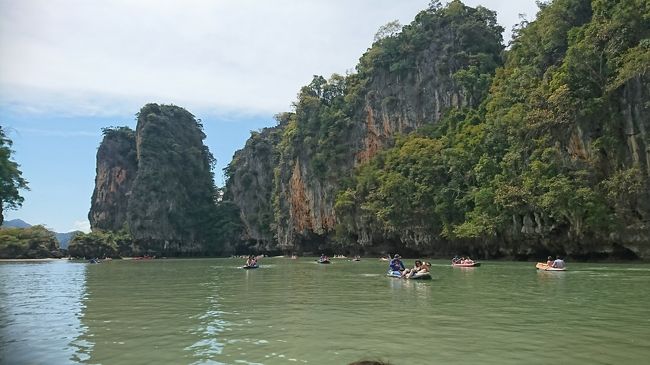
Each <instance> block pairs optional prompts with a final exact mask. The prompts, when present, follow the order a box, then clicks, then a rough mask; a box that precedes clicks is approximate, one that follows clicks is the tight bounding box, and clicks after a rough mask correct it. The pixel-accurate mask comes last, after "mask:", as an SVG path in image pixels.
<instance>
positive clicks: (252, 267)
mask: <svg viewBox="0 0 650 365" xmlns="http://www.w3.org/2000/svg"><path fill="white" fill-rule="evenodd" d="M259 267H260V266H259V265H258V264H255V265H249V266H247V265H244V266H242V267H241V268H242V269H244V270H250V269H257V268H259Z"/></svg>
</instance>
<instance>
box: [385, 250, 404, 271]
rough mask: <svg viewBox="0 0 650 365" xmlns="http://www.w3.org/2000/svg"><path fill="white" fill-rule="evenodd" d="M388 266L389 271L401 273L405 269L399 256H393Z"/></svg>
mask: <svg viewBox="0 0 650 365" xmlns="http://www.w3.org/2000/svg"><path fill="white" fill-rule="evenodd" d="M388 265H389V266H390V269H391V270H392V271H399V272H402V271H404V270H405V269H406V267H405V266H404V263H403V262H402V260H401V257H400V255H399V254H395V256H393V259H392V260H390V263H389V264H388Z"/></svg>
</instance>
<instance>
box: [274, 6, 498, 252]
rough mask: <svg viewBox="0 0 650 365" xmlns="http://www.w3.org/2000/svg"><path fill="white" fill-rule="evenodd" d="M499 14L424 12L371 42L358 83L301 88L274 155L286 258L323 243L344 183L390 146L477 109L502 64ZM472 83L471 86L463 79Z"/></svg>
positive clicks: (317, 81) (338, 80)
mask: <svg viewBox="0 0 650 365" xmlns="http://www.w3.org/2000/svg"><path fill="white" fill-rule="evenodd" d="M501 32H502V28H500V27H499V26H497V25H496V20H495V14H494V13H493V12H490V11H488V10H487V9H485V8H477V9H474V8H469V7H466V6H464V5H463V4H462V3H460V2H453V3H452V4H450V5H449V6H448V7H446V8H442V9H429V10H426V11H423V12H421V13H420V14H419V15H418V16H417V17H416V20H415V21H414V22H413V23H412V24H410V25H408V26H406V27H404V29H403V30H402V32H401V33H399V34H397V35H393V36H389V37H386V38H384V39H381V40H379V41H377V42H376V43H375V44H374V45H373V47H372V48H371V49H369V51H368V52H367V53H366V54H364V55H363V57H362V58H361V60H360V63H359V65H358V66H357V72H358V73H357V74H355V75H351V76H348V77H346V78H343V77H341V76H338V75H334V76H333V77H332V78H331V79H330V80H327V81H326V80H325V79H323V78H322V77H315V78H314V80H313V81H312V83H311V84H309V85H308V86H306V87H304V88H303V89H302V90H301V93H300V95H299V99H298V102H297V103H296V113H295V116H294V117H293V120H292V122H291V124H290V127H289V128H288V133H287V135H285V136H284V147H283V148H280V152H281V156H280V163H279V173H278V175H277V176H278V181H277V182H276V191H275V194H276V200H277V201H278V203H277V206H276V237H277V240H278V243H279V246H280V248H282V249H284V250H294V249H300V246H304V244H309V243H311V244H313V243H314V241H319V240H320V241H323V242H322V244H320V245H316V246H315V247H311V248H310V249H319V247H327V240H328V239H329V238H331V237H328V235H329V234H330V233H332V232H333V229H334V227H335V225H336V215H335V211H334V201H335V198H336V194H337V192H338V190H339V189H340V187H341V182H342V181H343V180H344V179H345V178H346V177H349V176H351V174H352V172H353V169H354V167H355V166H357V165H358V164H359V163H364V162H367V161H368V160H369V159H370V158H372V157H373V156H374V155H375V154H376V153H377V152H378V151H380V150H381V149H383V148H385V147H387V146H390V145H391V144H392V143H393V140H394V138H395V136H397V135H400V134H406V133H409V132H411V131H414V130H415V129H417V128H419V127H421V126H423V125H425V124H430V125H435V124H436V123H437V121H438V120H440V118H441V116H442V115H443V114H444V113H446V112H447V111H448V110H450V109H452V108H462V107H476V106H478V104H479V103H480V102H481V101H482V99H483V97H484V94H485V92H486V91H487V89H486V86H487V82H485V80H486V78H487V79H489V75H490V74H492V73H493V72H494V69H495V68H496V67H497V66H498V65H499V64H500V57H501V51H502V49H503V47H502V45H501ZM468 78H470V79H471V80H470V82H467V79H468Z"/></svg>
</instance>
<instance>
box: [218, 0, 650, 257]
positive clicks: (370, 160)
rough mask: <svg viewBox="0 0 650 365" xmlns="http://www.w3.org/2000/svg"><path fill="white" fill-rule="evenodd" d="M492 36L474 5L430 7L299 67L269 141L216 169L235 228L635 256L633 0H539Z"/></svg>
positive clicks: (636, 56) (382, 246) (478, 251)
mask: <svg viewBox="0 0 650 365" xmlns="http://www.w3.org/2000/svg"><path fill="white" fill-rule="evenodd" d="M501 31H502V29H501V28H500V27H499V26H498V25H497V24H496V15H495V14H494V13H493V12H491V11H489V10H487V9H485V8H482V7H478V8H475V9H474V8H470V7H467V6H465V5H463V4H462V3H461V2H460V1H457V0H455V1H451V2H450V3H449V4H448V5H446V6H444V7H441V6H438V3H437V2H432V3H431V5H430V8H429V9H427V10H425V11H423V12H421V13H420V14H418V15H417V16H416V19H415V21H414V22H412V23H411V24H409V25H407V26H405V27H403V28H402V29H401V32H398V33H391V34H388V35H386V34H383V37H379V39H377V40H376V42H375V43H374V44H373V46H372V47H371V48H370V49H368V51H367V52H366V53H365V54H364V55H363V56H362V57H361V59H360V61H359V64H358V65H357V68H356V73H353V74H349V75H347V76H340V75H333V76H332V77H331V78H330V79H328V80H326V79H325V78H323V77H321V76H315V77H314V78H313V80H312V81H311V82H310V83H309V84H308V85H307V86H305V87H303V88H302V89H301V90H300V92H299V94H298V100H297V101H296V102H295V104H294V106H295V110H294V112H293V113H288V114H286V115H285V120H284V124H283V125H282V128H280V129H278V130H277V131H278V135H274V138H272V139H271V138H268V134H265V135H264V137H263V138H262V139H264V140H265V143H267V144H266V145H265V148H264V149H259V148H257V147H256V145H255V143H258V142H256V141H255V139H259V138H260V136H258V135H254V136H253V137H252V139H251V141H249V143H247V145H246V147H244V149H243V150H242V151H239V152H238V153H237V154H236V162H234V163H233V164H231V167H230V170H229V181H228V186H229V189H231V190H233V191H234V192H235V193H234V194H232V196H233V199H234V201H235V202H236V203H237V204H238V206H240V208H241V218H242V220H243V221H244V222H246V226H247V231H248V233H247V237H246V238H247V239H262V240H263V241H264V242H265V243H264V246H265V247H267V248H268V249H279V250H283V251H297V252H300V251H306V252H312V253H313V252H316V251H320V250H335V249H336V250H348V251H361V250H366V251H382V250H395V249H400V250H412V252H419V253H426V254H435V255H448V254H461V253H464V254H471V255H479V256H485V257H503V256H508V257H519V258H529V259H530V258H533V257H535V258H537V257H543V256H544V257H545V256H546V255H548V254H555V253H560V254H567V255H570V256H571V257H574V258H591V257H596V258H604V257H626V258H634V257H642V258H647V257H649V256H650V224H648V222H649V221H650V208H649V207H650V164H649V161H650V135H649V132H648V131H649V128H650V119H649V118H650V117H649V115H650V113H649V111H650V110H649V108H650V103H649V102H648V100H650V86H649V79H648V74H649V73H648V71H650V66H649V65H650V4H648V3H647V2H642V1H636V0H622V1H617V2H603V1H590V0H555V1H553V2H551V3H543V4H540V12H539V13H538V15H537V18H536V19H535V20H534V21H531V22H526V21H524V22H522V23H521V24H520V25H519V26H518V27H516V28H515V30H514V34H515V37H514V39H513V41H512V43H511V44H510V48H509V49H508V50H505V51H504V50H503V46H502V44H501V36H500V34H501ZM269 151H271V152H269ZM269 156H272V158H270V157H269ZM271 171H272V172H271ZM251 176H256V177H257V176H262V178H261V179H257V180H252V179H251ZM246 181H248V182H247V183H245V182H246ZM250 181H255V182H254V183H251V182H250ZM245 186H248V187H249V188H251V189H252V190H255V191H257V189H259V190H260V191H261V192H262V193H259V194H258V193H257V192H255V193H253V192H246V188H245ZM269 190H270V191H271V193H270V197H269ZM257 200H263V202H258V201H257ZM269 201H270V202H271V203H272V206H271V210H272V219H270V220H269V219H266V218H265V219H263V220H260V219H258V215H259V214H263V215H264V217H268V216H269V206H268V202H269ZM335 202H336V204H335ZM261 232H267V233H264V234H262V233H261ZM270 232H273V236H274V237H273V239H274V242H273V244H269V243H268V242H269V237H270ZM258 237H263V238H258Z"/></svg>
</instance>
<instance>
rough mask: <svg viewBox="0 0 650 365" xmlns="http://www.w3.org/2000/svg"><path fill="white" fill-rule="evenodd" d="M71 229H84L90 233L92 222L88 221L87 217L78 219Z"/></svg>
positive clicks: (83, 230)
mask: <svg viewBox="0 0 650 365" xmlns="http://www.w3.org/2000/svg"><path fill="white" fill-rule="evenodd" d="M70 231H82V232H84V233H88V232H90V222H88V220H87V219H80V220H78V221H74V223H73V224H72V228H71V229H70Z"/></svg>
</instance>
